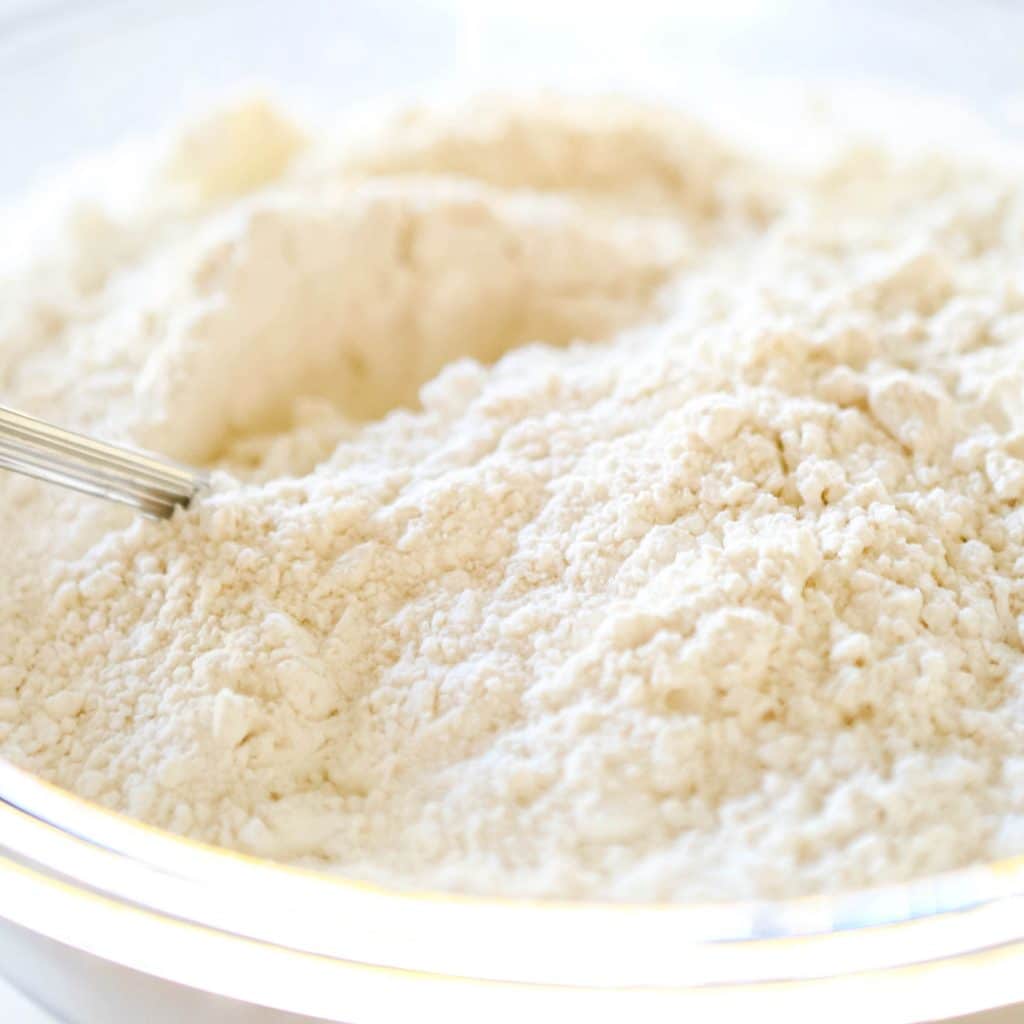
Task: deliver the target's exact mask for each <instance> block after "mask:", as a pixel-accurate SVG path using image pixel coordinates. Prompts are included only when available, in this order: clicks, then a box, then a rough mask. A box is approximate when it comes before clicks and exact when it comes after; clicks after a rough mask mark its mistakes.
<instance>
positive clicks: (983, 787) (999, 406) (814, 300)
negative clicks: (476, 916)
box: [0, 100, 1024, 900]
mask: <svg viewBox="0 0 1024 1024" xmlns="http://www.w3.org/2000/svg"><path fill="white" fill-rule="evenodd" d="M125 173H128V172H125ZM134 173H135V175H136V177H139V176H141V179H142V180H141V184H140V183H138V182H137V183H136V187H135V188H134V190H133V191H131V198H130V199H125V198H124V197H123V196H122V197H121V198H120V199H113V198H106V199H105V198H103V197H95V198H93V199H91V200H89V201H85V200H83V201H81V202H80V203H79V204H78V205H77V206H76V207H75V208H74V209H73V210H72V212H71V213H70V214H69V216H68V217H67V218H66V220H65V221H63V222H62V223H63V225H64V227H63V229H62V231H61V233H60V234H59V236H58V241H57V242H55V243H51V245H50V247H49V249H48V250H47V251H46V252H45V253H44V254H43V255H42V256H41V257H39V258H38V259H37V260H36V261H35V262H32V263H28V262H27V263H26V268H25V270H24V271H23V272H22V273H20V274H19V275H16V276H15V277H12V278H11V280H10V281H9V282H8V283H7V284H6V285H5V286H4V289H5V290H4V293H3V295H2V301H0V309H2V310H3V316H4V320H3V322H2V323H0V395H2V398H3V400H5V401H8V402H10V403H11V404H15V405H19V406H21V407H24V408H25V409H27V410H29V411H34V412H38V413H41V414H43V415H48V416H52V417H54V418H56V419H59V420H62V421H63V422H66V423H69V424H71V425H76V426H81V427H86V428H88V429H91V430H95V431H97V432H102V433H105V434H107V435H108V436H112V437H117V438H122V439H127V440H131V441H134V442H136V443H140V444H145V445H148V446H151V447H154V448H158V449H160V450H163V451H166V452H169V453H171V454H174V455H176V456H179V457H181V458H186V459H191V460H195V461H197V462H203V463H206V464H209V465H211V466H212V467H213V469H214V479H215V486H214V491H213V493H212V494H211V495H210V496H209V497H207V498H205V499H204V500H202V501H201V502H199V503H197V504H196V505H195V507H193V508H192V509H190V510H189V511H188V512H187V513H184V514H180V515H178V516H176V517H175V519H174V520H173V521H171V522H169V523H152V522H146V521H141V520H139V521H134V520H132V519H131V518H130V517H129V516H128V515H127V514H125V513H123V512H119V511H116V510H110V509H107V508H105V507H101V506H99V505H97V504H95V503H89V502H86V501H84V500H83V499H81V498H77V497H69V496H65V495H62V494H56V493H53V492H52V491H51V490H48V489H46V488H43V487H41V486H38V485H36V484H34V483H32V482H29V481H24V480H18V479H13V478H10V477H6V478H4V479H3V480H0V533H2V536H3V537H4V538H5V540H4V545H3V551H2V552H0V571H2V572H3V576H4V580H5V586H4V589H3V591H2V593H0V753H2V754H3V755H4V756H6V757H8V758H10V759H12V760H13V761H15V762H16V763H18V764H21V765H23V766H25V767H27V768H29V769H31V770H33V771H36V772H38V773H40V774H41V775H43V776H44V777H46V778H48V779H51V780H53V781H55V782H57V783H59V784H61V785H63V786H66V787H68V788H69V789H71V790H73V791H75V792H77V793H79V794H81V795H83V796H85V797H88V798H90V799H94V800H97V801H99V802H101V803H103V804H105V805H107V806H109V807H112V808H115V809H117V810H120V811H124V812H126V813H128V814H131V815H134V816H137V817H139V818H141V819H143V820H145V821H148V822H151V823H153V824H155V825H158V826H162V827H166V828H170V829H173V830H175V831H177V832H180V833H183V834H187V835H190V836H193V837H196V838H199V839H202V840H206V841H208V842H212V843H216V844H222V845H225V846H228V847H232V848H236V849H240V850H243V851H246V852H249V853H254V854H257V855H264V856H267V857H272V858H278V859H283V860H289V861H295V862H301V863H305V864H312V865H317V866H323V867H327V868H330V869H333V870H337V871H340V872H344V873H346V874H350V875H356V876H361V877H365V878H369V879H373V880H376V881H380V882H384V883H387V884H394V885H400V886H416V887H441V888H446V889H453V890H460V891H465V892H470V893H482V894H505V895H516V894H531V895H539V896H550V897H559V898H605V899H633V900H691V899H720V898H736V897H752V896H756V897H777V896H789V895H796V894H804V893H809V892H813V891H817V890H822V889H837V888H842V887H850V886H859V885H864V884H871V883H878V882H891V881H899V880H903V879H907V878H911V877H914V876H918V875H921V874H923V873H927V872H933V871H940V870H945V869H952V868H956V867H959V866H963V865H967V864H970V863H973V862H977V861H981V860H985V859H989V858H993V857H997V856H1000V855H1004V854H1010V853H1021V852H1024V753H1022V751H1024V651H1022V645H1021V636H1020V626H1021V615H1022V613H1024V414H1022V412H1021V409H1022V406H1021V405H1020V400H1019V398H1020V394H1021V393H1022V389H1024V279H1022V278H1021V275H1020V270H1019V268H1020V266H1021V258H1022V256H1024V241H1022V240H1024V189H1022V188H1021V185H1020V177H1019V173H1018V172H1017V171H1016V170H1015V168H1013V167H1010V166H1005V167H1004V166H1003V165H1002V164H1000V163H999V162H998V161H996V162H991V163H989V164H985V163H983V162H979V161H975V162H974V163H973V164H970V165H969V164H968V163H967V162H966V161H965V160H964V159H963V158H961V157H958V156H956V155H954V154H951V153H932V154H929V156H928V157H927V159H925V158H917V157H914V156H912V155H904V156H896V155H893V154H891V153H888V152H887V151H885V150H884V149H883V148H880V147H878V146H871V145H863V144H861V145H858V146H855V147H854V146H851V147H850V148H849V149H845V150H840V151H835V152H830V153H828V154H826V155H825V156H824V157H823V158H822V159H821V161H820V162H819V163H818V164H816V165H814V166H811V167H805V168H803V169H795V168H791V167H790V168H787V167H785V166H783V165H782V164H781V163H780V164H774V163H772V162H771V161H767V160H766V158H765V157H764V156H763V155H762V156H760V157H755V156H753V155H751V154H750V153H748V152H747V151H745V150H744V149H743V148H742V146H740V145H736V144H728V145H727V144H726V143H725V142H723V141H721V140H720V139H718V138H716V137H715V135H714V134H713V132H712V131H711V130H709V129H706V128H704V127H702V126H701V125H700V124H698V123H697V122H695V121H693V120H691V119H689V118H687V117H685V116H683V115H681V114H676V113H673V112H669V111H663V110H651V109H646V108H638V107H635V106H633V105H630V104H625V103H596V102H595V103H590V102H587V103H584V102H575V101H572V102H570V101H564V102H561V101H559V102H552V101H550V100H544V101H539V102H536V103H534V102H525V101H524V102H521V103H515V102H507V101H498V100H490V101H487V102H483V101H480V102H477V103H474V104H471V105H469V106H466V107H462V108H458V109H450V110H444V109H440V110H434V111H428V112H424V111H416V112H412V113H406V114H401V115H396V116H395V117H394V118H393V119H390V120H388V121H387V122H386V123H385V124H384V125H383V127H380V128H379V129H378V130H376V131H374V132H373V133H365V132H364V133H362V134H360V135H355V134H350V135H346V136H344V138H343V141H331V140H330V139H325V137H324V136H322V135H318V134H317V133H316V132H309V131H304V130H300V129H299V128H298V127H296V126H295V125H293V124H292V122H291V121H290V120H289V119H288V118H287V117H286V116H284V115H283V114H281V113H279V112H277V111H275V110H273V109H272V108H270V107H269V106H267V105H264V104H258V103H257V104H250V105H243V106H241V107H237V108H233V109H227V110H223V111H220V112H217V113H216V114H214V115H211V117H210V118H208V119H207V120H206V121H203V122H200V123H197V124H195V125H193V126H191V127H189V128H187V129H185V130H183V132H182V133H180V134H179V136H177V137H176V139H175V141H174V142H172V143H171V144H170V145H169V147H168V148H167V150H166V152H165V153H164V154H163V155H162V156H160V157H159V158H155V159H154V161H153V163H152V165H151V166H149V167H148V168H147V169H146V170H145V171H142V170H137V169H136V170H135V171H134Z"/></svg>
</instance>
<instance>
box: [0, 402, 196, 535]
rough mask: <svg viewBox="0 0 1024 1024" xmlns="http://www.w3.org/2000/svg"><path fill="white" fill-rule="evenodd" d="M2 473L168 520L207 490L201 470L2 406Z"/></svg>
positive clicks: (0, 433)
mask: <svg viewBox="0 0 1024 1024" xmlns="http://www.w3.org/2000/svg"><path fill="white" fill-rule="evenodd" d="M0 468H2V469H9V470H12V471H14V472H15V473H24V474H25V475H26V476H32V477H35V478H36V479H38V480H46V481H48V482H49V483H54V484H60V485H62V486H64V487H70V488H72V489H73V490H76V491H81V492H82V493H83V494H92V495H94V496H95V497H98V498H106V499H108V500H109V501H117V502H120V503H121V504H124V505H130V506H132V507H133V508H136V509H138V510H139V511H140V512H143V513H145V514H146V515H148V516H153V517H154V518H167V517H169V516H170V515H172V514H173V512H174V510H175V509H176V508H179V507H185V506H187V505H188V504H189V502H190V501H192V499H193V498H194V497H195V496H196V495H197V494H198V493H199V492H200V491H201V490H203V489H204V488H205V487H206V486H207V481H206V478H205V477H204V476H203V474H202V473H200V472H199V471H198V470H196V469H192V468H190V467H189V466H183V465H181V464H180V463H176V462H172V461H171V460H169V459H165V458H164V457H163V456H159V455H151V454H150V453H148V452H140V451H135V450H133V449H130V448H122V447H120V446H118V445H112V444H107V443H106V442H105V441H98V440H96V439H95V438H93V437H88V436H87V435H85V434H78V433H75V432H74V431H71V430H64V429H63V428H62V427H58V426H55V425H54V424H52V423H48V422H46V421H45V420H40V419H37V418H36V417H34V416H26V415H25V414H24V413H21V412H16V411H15V410H14V409H8V408H7V407H6V406H3V405H0Z"/></svg>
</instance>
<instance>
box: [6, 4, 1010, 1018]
mask: <svg viewBox="0 0 1024 1024" xmlns="http://www.w3.org/2000/svg"><path fill="white" fill-rule="evenodd" d="M1022 30H1024V9H1021V8H1018V7H1016V6H1014V5H1011V4H1008V3H995V2H988V3H978V2H971V3H950V4H942V5H935V4H928V3H924V2H905V3H896V4H893V3H886V4H882V3H873V2H867V3H861V4H858V5H844V7H843V8H841V7H840V5H835V4H829V3H820V4H814V3H800V2H793V3H768V2H759V0H719V2H717V3H715V4H711V5H708V4H703V3H701V4H697V3H694V4H686V3H682V4H680V3H667V2H666V3H661V4H657V3H643V2H639V3H637V2H634V3H632V4H629V5H596V4H591V5H585V4H550V3H548V4H541V3H536V4H530V3H523V2H519V3H513V2H511V0H501V2H489V3H488V2H482V3H469V2H467V3H465V4H461V5H459V4H455V3H443V2H440V0H437V2H433V3H419V4H417V3H396V2H391V0H388V2H384V3H378V2H372V3H371V2H360V0H353V2H346V3H344V4H341V3H335V2H326V0H323V2H317V0H291V2H288V3H284V2H270V0H246V2H242V0H207V2H202V0H178V2H176V3H174V4H161V3H157V2H140V0H134V2H132V0H94V2H92V3H75V2H57V0H54V2H48V3H44V2H31V0H0V82H2V83H3V88H2V89H0V115H2V118H3V124H4V126H5V129H6V134H7V138H6V140H5V147H4V159H3V160H0V193H3V194H6V195H7V196H15V195H16V194H17V193H19V192H21V191H23V190H25V189H27V188H29V187H30V185H31V184H32V183H33V181H34V180H35V179H36V178H38V177H39V176H41V175H46V174H48V173H49V172H50V171H51V170H53V169H54V168H56V167H59V166H60V165H61V164H62V163H64V162H65V161H67V160H68V159H70V158H72V157H76V156H79V155H81V154H84V153H87V152H89V151H91V150H96V149H101V148H103V147H105V146H108V145H110V144H113V143H115V142H117V141H119V140H121V139H124V138H126V137H131V136H137V135H139V134H143V133H146V132H147V131H150V130H152V129H153V128H154V127H156V126H158V125H160V124H161V123H163V122H165V121H167V120H169V119H171V118H173V117H174V116H176V115H178V114H179V113H181V112H182V111H184V110H187V109H188V108H190V107H193V106H195V105H197V104H198V103H200V102H201V101H202V99H203V98H204V97H207V96H209V95H211V94H213V95H216V94H221V93H223V92H224V91H225V90H230V89H232V88H236V87H238V86H239V85H240V84H248V83H253V82H258V83H261V84H266V85H268V86H270V87H272V88H273V89H276V90H277V91H279V92H280V93H282V94H283V95H284V96H285V98H286V99H288V98H291V99H294V100H295V101H296V102H298V103H302V104H313V105H315V106H318V107H322V108H323V107H326V108H339V107H343V106H344V105H346V104H348V103H351V102H353V101H357V100H360V99H364V98H369V97H379V96H381V95H391V96H393V95H396V94H397V95H420V94H422V93H423V92H426V91H431V92H432V91H436V90H444V89H449V88H458V89H465V88H484V87H488V86H492V85H510V84H511V85H515V86H516V87H519V88H524V87H527V88H534V87H537V86H542V85H558V84H562V85H570V86H586V87H590V88H595V87H596V88H605V89H607V88H628V89H630V90H649V91H652V92H658V93H660V94H665V93H673V92H675V91H679V92H680V93H683V92H686V91H688V90H693V89H707V88H709V86H708V83H709V82H711V83H713V82H723V83H724V82H725V81H727V80H729V79H733V78H737V77H739V78H743V79H747V80H750V79H753V80H755V81H757V82H763V83H766V82H769V81H771V80H773V79H779V78H793V77H796V78H802V79H808V80H815V81H818V82H832V83H848V82H856V81H867V80H877V79H883V80H888V81H890V82H894V83H896V84H898V85H901V86H902V87H904V88H910V89H921V90H925V91H928V92H933V93H934V92H938V93H942V94H944V95H946V96H948V97H950V98H951V107H950V109H952V99H955V101H956V103H957V104H959V105H961V106H965V107H969V108H973V109H975V110H978V111H980V112H981V113H982V114H983V115H984V116H985V117H986V118H988V119H989V120H991V121H994V122H996V123H997V124H998V125H999V126H1000V127H1003V128H1005V127H1011V128H1012V127H1013V126H1014V116H1015V112H1016V111H1019V110H1020V106H1019V105H1018V103H1017V93H1018V90H1019V89H1020V87H1021V86H1022V85H1024V65H1022V64H1021V60H1020V56H1021V54H1020V41H1021V40H1022V39H1024V31H1022ZM0 971H2V972H3V973H6V974H8V975H10V976H11V977H12V978H13V979H14V980H15V981H16V983H17V984H19V985H20V986H22V987H24V988H25V989H26V990H29V991H31V992H32V993H33V995H34V996H35V997H37V998H38V999H40V1001H42V1002H44V1003H46V1004H47V1005H50V1006H52V1007H53V1008H54V1009H55V1010H56V1011H57V1012H58V1013H59V1015H60V1016H61V1017H62V1018H63V1019H66V1020H71V1021H79V1022H92V1021H102V1022H104V1024H107V1022H109V1021H111V1020H115V1021H116V1020H122V1019H123V1020H135V1019H146V1020H147V1021H149V1020H156V1021H159V1020H168V1021H171V1020H174V1021H180V1020H186V1019H187V1020H190V1021H203V1020H217V1021H225V1020H245V1021H256V1020H259V1021H263V1020H266V1021H296V1020H300V1019H305V1020H308V1019H315V1020H329V1021H357V1022H362V1021H398V1020H404V1019H408V1018H410V1017H412V1016H413V1015H414V1014H415V1015H416V1016H417V1017H421V1018H422V1017H424V1016H426V1017H427V1019H431V1020H433V1019H437V1020H445V1021H450V1022H456V1021H470V1020H472V1021H478V1020H480V1019H489V1020H505V1019H509V1020H511V1019H513V1018H514V1019H517V1020H519V1019H522V1018H523V1017H526V1016H528V1015H530V1014H533V1015H540V1016H541V1017H542V1018H543V1019H551V1018H553V1017H554V1016H555V1015H556V1014H558V1015H559V1016H561V1015H574V1016H575V1017H578V1018H579V1019H588V1020H616V1021H618V1020H622V1019H624V1018H634V1019H639V1020H644V1021H659V1020H679V1019H681V1018H682V1015H683V1014H690V1015H692V1019H695V1020H736V1019H741V1018H742V1016H746V1015H751V1016H753V1015H755V1014H756V1015H758V1016H759V1017H762V1018H764V1017H766V1018H767V1019H769V1020H771V1019H776V1017H781V1015H782V1014H783V1013H785V1014H786V1015H787V1017H788V1018H789V1019H791V1020H793V1021H811V1020H814V1021H817V1020H818V1019H820V1018H822V1017H824V1016H826V1015H827V1017H828V1018H829V1019H830V1020H847V1019H849V1020H854V1019H856V1020H858V1021H860V1020H863V1019H864V1018H865V1017H870V1018H872V1019H876V1020H878V1021H891V1022H902V1024H907V1022H910V1021H919V1020H930V1019H939V1018H943V1017H948V1016H951V1015H954V1014H962V1013H967V1012H970V1011H981V1010H987V1009H988V1008H990V1007H997V1006H1003V1005H1006V1004H1009V1003H1013V1002H1016V1001H1020V1000H1024V861H1022V860H1015V861H1009V862H1004V863H999V864H993V865H988V866H983V867H978V868H975V869H971V870H969V871H964V872H958V873H955V874H951V875H944V876H941V877H935V878H928V879H922V880H920V881H918V882H915V883H913V884H910V885H905V886H896V887H887V888H882V889H877V890H870V891H863V892H850V893H845V894H842V895H838V896H822V897H816V898H811V899H805V900H798V901H792V902H786V903H743V904H712V905H700V906H622V905H578V904H576V905H571V904H565V905H562V904H555V903H531V902H523V901H519V902H501V901H486V900H475V899H468V898H459V897H454V896H441V895H437V894H410V893H399V892H391V891H385V890H382V889H377V888H374V887H372V886H367V885H363V884H357V883H353V882H350V881H346V880H344V879H340V878H325V877H323V876H316V875H312V874H309V873H304V872H301V871H297V870H292V869H288V868H284V867H280V866H276V865H273V864H270V863H267V862H260V861H256V860H252V859H249V858H245V857H241V856H239V855H236V854H231V853H227V852H224V851H217V850H212V849H208V848H204V847H202V846H200V845H197V844H195V843H191V842H188V841H185V840H182V839H179V838H177V837H174V836H171V835H169V834H163V833H160V832H157V831H155V830H152V829H149V828H147V827H145V826H142V825H139V824H137V823H134V822H131V821H128V820H126V819H123V818H120V817H118V816H116V815H112V814H110V813H108V812H106V811H103V810H102V809H100V808H97V807H95V806H93V805H90V804H88V803H86V802H84V801H81V800H79V799H76V798H74V797H71V796H69V795H67V794H65V793H62V792H60V791H58V790H55V789H53V788H52V787H50V786H47V785H45V784H44V783H42V782H40V781H39V780H37V779H34V778H32V777H30V776H28V775H25V774H24V773H22V772H20V771H18V770H17V769H15V768H13V767H11V766H10V765H6V764H2V763H0ZM258 1008H259V1009H258ZM297 1015H301V1016H297ZM687 1019H691V1018H687Z"/></svg>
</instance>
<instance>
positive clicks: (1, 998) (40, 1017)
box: [0, 978, 58, 1024]
mask: <svg viewBox="0 0 1024 1024" xmlns="http://www.w3.org/2000/svg"><path fill="white" fill-rule="evenodd" d="M0 1020H2V1021H10V1022H11V1024H14V1022H15V1021H16V1022H17V1024H58V1021H57V1018H56V1017H51V1016H50V1015H49V1014H48V1013H44V1012H43V1011H42V1010H39V1009H37V1008H36V1007H35V1006H34V1005H33V1004H32V1003H30V1002H29V1001H28V1000H27V999H26V998H25V997H24V996H23V995H21V993H20V992H16V991H15V990H14V989H13V988H11V986H10V985H9V984H8V983H7V982H6V981H4V979H3V978H0Z"/></svg>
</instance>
